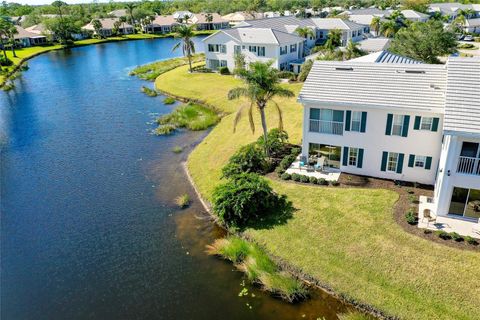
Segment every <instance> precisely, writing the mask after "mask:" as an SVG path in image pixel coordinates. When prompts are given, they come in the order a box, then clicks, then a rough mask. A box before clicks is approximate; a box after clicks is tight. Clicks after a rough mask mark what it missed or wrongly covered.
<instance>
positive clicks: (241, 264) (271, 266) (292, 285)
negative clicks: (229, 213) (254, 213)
mask: <svg viewBox="0 0 480 320" xmlns="http://www.w3.org/2000/svg"><path fill="white" fill-rule="evenodd" d="M207 252H208V253H209V254H211V255H218V256H221V257H223V258H224V259H227V260H230V261H232V262H233V263H234V264H235V266H236V267H237V268H238V269H239V270H241V271H243V272H245V274H246V275H247V278H248V279H249V280H250V281H251V282H253V283H259V284H261V286H262V288H263V289H264V290H266V291H269V292H271V293H272V294H274V295H276V296H279V297H281V298H282V299H284V300H287V301H289V302H293V301H295V300H297V299H302V298H304V297H306V295H307V290H306V289H305V286H304V285H303V283H302V282H301V281H299V280H298V279H295V278H294V277H292V276H291V275H290V274H287V273H285V272H282V271H279V270H278V268H277V266H276V265H275V263H274V262H273V261H272V260H271V259H270V257H268V255H267V254H265V252H264V251H263V250H262V249H261V248H260V247H259V246H258V245H256V244H254V243H251V242H248V241H246V240H244V239H241V238H239V237H237V236H229V237H227V238H223V239H218V240H216V241H215V242H214V243H213V244H212V245H210V246H207Z"/></svg>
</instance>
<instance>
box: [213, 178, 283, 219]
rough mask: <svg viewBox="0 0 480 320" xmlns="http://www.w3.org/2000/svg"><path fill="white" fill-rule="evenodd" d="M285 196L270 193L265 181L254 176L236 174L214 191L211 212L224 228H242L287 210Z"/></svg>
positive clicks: (270, 189)
mask: <svg viewBox="0 0 480 320" xmlns="http://www.w3.org/2000/svg"><path fill="white" fill-rule="evenodd" d="M290 206H291V205H290V203H289V202H288V201H287V200H286V197H285V196H279V195H277V194H276V193H275V192H273V190H272V188H271V187H270V185H269V184H268V181H267V180H266V179H265V178H263V177H261V176H259V175H258V174H255V173H242V174H238V175H235V176H234V177H233V178H232V179H230V180H229V181H227V182H226V183H224V184H221V185H219V186H217V187H216V188H215V190H214V192H213V211H214V213H215V214H216V215H217V216H218V218H219V220H220V222H221V223H223V224H224V225H226V226H227V227H242V226H245V225H247V224H248V223H256V222H259V221H262V220H263V218H265V217H267V216H268V215H270V214H272V213H275V215H277V216H278V215H282V214H283V213H285V212H286V210H289V209H290Z"/></svg>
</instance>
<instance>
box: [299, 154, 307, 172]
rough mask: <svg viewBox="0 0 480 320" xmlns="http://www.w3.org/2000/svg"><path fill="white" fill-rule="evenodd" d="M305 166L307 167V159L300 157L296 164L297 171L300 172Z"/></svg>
mask: <svg viewBox="0 0 480 320" xmlns="http://www.w3.org/2000/svg"><path fill="white" fill-rule="evenodd" d="M306 165H307V157H305V156H301V157H300V161H299V162H298V169H299V170H302V168H305V166H306Z"/></svg>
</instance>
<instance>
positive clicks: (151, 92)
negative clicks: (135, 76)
mask: <svg viewBox="0 0 480 320" xmlns="http://www.w3.org/2000/svg"><path fill="white" fill-rule="evenodd" d="M141 91H142V92H143V93H145V94H146V95H147V96H149V97H156V96H157V95H158V93H157V91H155V90H153V89H150V88H148V87H145V86H142V89H141Z"/></svg>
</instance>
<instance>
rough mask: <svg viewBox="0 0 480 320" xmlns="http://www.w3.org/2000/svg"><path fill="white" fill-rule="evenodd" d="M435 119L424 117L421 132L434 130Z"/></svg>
mask: <svg viewBox="0 0 480 320" xmlns="http://www.w3.org/2000/svg"><path fill="white" fill-rule="evenodd" d="M432 124H433V118H432V117H422V120H421V122H420V130H428V131H431V130H432Z"/></svg>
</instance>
